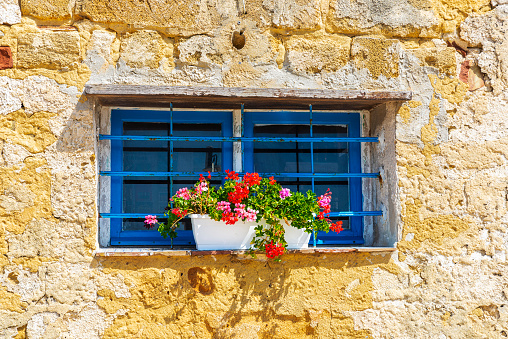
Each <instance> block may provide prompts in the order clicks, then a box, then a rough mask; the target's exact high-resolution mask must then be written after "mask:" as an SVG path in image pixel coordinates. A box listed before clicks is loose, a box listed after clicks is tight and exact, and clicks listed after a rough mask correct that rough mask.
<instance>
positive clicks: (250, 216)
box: [235, 204, 259, 221]
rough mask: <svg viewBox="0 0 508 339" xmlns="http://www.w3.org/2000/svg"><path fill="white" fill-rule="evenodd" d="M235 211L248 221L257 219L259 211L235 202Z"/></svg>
mask: <svg viewBox="0 0 508 339" xmlns="http://www.w3.org/2000/svg"><path fill="white" fill-rule="evenodd" d="M235 213H236V216H237V217H238V218H239V219H242V220H246V221H256V217H257V215H258V213H259V211H256V210H254V209H252V208H250V207H249V208H247V209H245V204H235Z"/></svg>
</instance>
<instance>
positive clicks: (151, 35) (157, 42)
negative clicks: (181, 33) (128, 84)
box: [120, 31, 173, 68]
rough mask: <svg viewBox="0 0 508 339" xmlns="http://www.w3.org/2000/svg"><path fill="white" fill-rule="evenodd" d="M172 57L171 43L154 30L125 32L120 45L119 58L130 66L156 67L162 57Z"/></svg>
mask: <svg viewBox="0 0 508 339" xmlns="http://www.w3.org/2000/svg"><path fill="white" fill-rule="evenodd" d="M168 57H169V58H172V57H173V45H172V44H171V43H170V42H169V44H168V43H167V42H165V41H164V40H163V39H162V37H161V36H160V35H159V33H157V32H155V31H139V32H136V33H133V34H126V35H125V37H123V39H122V43H121V45H120V58H122V59H123V60H124V61H125V63H126V64H127V66H129V67H132V68H142V67H150V68H157V67H159V63H160V62H161V61H162V58H166V59H167V58H168Z"/></svg>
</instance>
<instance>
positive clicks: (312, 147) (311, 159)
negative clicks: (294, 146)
mask: <svg viewBox="0 0 508 339" xmlns="http://www.w3.org/2000/svg"><path fill="white" fill-rule="evenodd" d="M309 126H310V137H311V138H312V137H313V134H312V105H309ZM310 171H311V172H312V173H314V142H312V141H311V143H310ZM311 185H312V192H314V177H312V178H311Z"/></svg>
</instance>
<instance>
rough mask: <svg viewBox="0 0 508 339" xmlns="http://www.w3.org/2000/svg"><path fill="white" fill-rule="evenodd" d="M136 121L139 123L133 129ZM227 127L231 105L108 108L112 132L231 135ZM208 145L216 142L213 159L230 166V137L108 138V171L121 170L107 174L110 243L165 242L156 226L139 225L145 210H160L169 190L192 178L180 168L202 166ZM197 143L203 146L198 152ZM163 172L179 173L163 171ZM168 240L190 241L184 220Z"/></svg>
mask: <svg viewBox="0 0 508 339" xmlns="http://www.w3.org/2000/svg"><path fill="white" fill-rule="evenodd" d="M136 125H138V126H142V128H138V129H136ZM150 125H152V126H151V127H152V128H150ZM193 126H195V128H194V129H193V128H192V127H193ZM164 127H165V128H164ZM179 127H180V128H179ZM214 127H215V128H214ZM217 127H219V128H217ZM232 129H233V128H232V114H231V111H223V112H218V111H199V112H196V111H172V110H171V111H169V112H168V111H146V110H120V109H114V110H112V111H111V134H112V135H117V136H125V135H129V136H132V135H136V136H140V137H143V136H158V137H164V136H177V137H178V136H183V137H185V136H191V137H207V136H214V137H231V136H232V134H231V133H232ZM131 139H132V138H131ZM140 139H141V138H140ZM203 144H206V145H203ZM221 144H222V145H221ZM207 147H212V150H215V151H216V150H217V148H220V152H215V154H217V153H220V154H221V157H220V158H219V159H217V160H216V162H217V163H219V164H220V165H222V166H223V168H224V169H227V168H231V167H232V165H233V163H232V143H230V142H224V143H221V142H212V143H209V142H185V141H168V140H121V138H120V140H111V171H112V172H113V173H116V174H121V175H112V176H111V214H112V216H115V215H116V216H119V217H114V218H111V221H110V234H111V245H138V246H139V245H159V246H161V245H169V244H170V239H164V238H163V237H162V236H161V235H160V233H159V232H158V231H157V230H156V229H154V230H146V229H143V220H144V216H145V215H147V214H159V215H160V214H161V213H162V212H163V211H164V208H165V207H166V206H167V203H168V200H169V198H170V197H171V196H172V195H173V194H172V193H171V192H172V191H173V192H174V191H175V190H178V189H179V188H180V187H183V186H190V185H191V184H193V183H194V182H195V181H196V176H195V175H193V174H187V173H185V172H201V171H203V170H204V169H205V168H203V166H204V165H203V164H205V162H206V160H208V159H206V155H207V154H209V152H207ZM189 148H190V149H189ZM200 148H202V149H203V150H204V151H201V152H199V151H200ZM214 148H215V149H214ZM189 160H191V161H189ZM184 169H185V170H184ZM136 172H138V173H139V172H144V173H145V175H142V176H141V175H138V173H136ZM146 172H151V173H146ZM158 172H159V173H158ZM166 172H170V173H172V172H179V173H178V175H172V176H168V175H167V174H168V173H166ZM185 174H187V175H185ZM219 184H220V180H219ZM136 186H137V187H136ZM154 193H155V195H154ZM132 200H135V201H134V202H133V201H132ZM173 244H174V245H194V238H193V236H192V231H191V230H190V229H189V227H188V225H184V226H183V227H182V229H179V230H178V237H177V238H176V239H175V240H174V241H173Z"/></svg>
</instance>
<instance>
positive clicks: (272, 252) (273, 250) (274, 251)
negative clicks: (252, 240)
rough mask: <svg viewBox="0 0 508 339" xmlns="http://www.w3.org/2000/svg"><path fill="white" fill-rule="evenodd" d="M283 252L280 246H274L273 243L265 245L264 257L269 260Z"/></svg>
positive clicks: (283, 249) (282, 247)
mask: <svg viewBox="0 0 508 339" xmlns="http://www.w3.org/2000/svg"><path fill="white" fill-rule="evenodd" d="M285 250H286V249H285V248H284V246H283V245H282V244H274V243H273V241H272V242H270V243H269V244H266V245H265V252H266V256H267V257H268V258H270V259H273V258H276V257H278V256H279V255H283V254H284V251H285Z"/></svg>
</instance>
